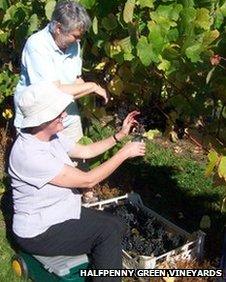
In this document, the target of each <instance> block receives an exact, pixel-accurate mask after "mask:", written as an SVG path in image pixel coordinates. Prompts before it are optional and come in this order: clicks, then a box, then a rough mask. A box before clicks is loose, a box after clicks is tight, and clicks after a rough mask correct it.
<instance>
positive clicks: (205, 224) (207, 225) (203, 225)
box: [200, 215, 211, 229]
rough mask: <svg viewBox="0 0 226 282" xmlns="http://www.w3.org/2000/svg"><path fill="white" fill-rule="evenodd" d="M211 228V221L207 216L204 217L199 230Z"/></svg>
mask: <svg viewBox="0 0 226 282" xmlns="http://www.w3.org/2000/svg"><path fill="white" fill-rule="evenodd" d="M210 227H211V220H210V217H209V216H208V215H204V216H203V217H202V219H201V221H200V228H201V229H209V228H210Z"/></svg>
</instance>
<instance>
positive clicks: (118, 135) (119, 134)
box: [113, 131, 126, 143]
mask: <svg viewBox="0 0 226 282" xmlns="http://www.w3.org/2000/svg"><path fill="white" fill-rule="evenodd" d="M125 136H126V135H125V134H124V133H123V132H121V131H119V132H117V133H115V134H114V135H113V138H114V140H115V141H116V143H120V141H121V140H122V139H123V138H124V137H125Z"/></svg>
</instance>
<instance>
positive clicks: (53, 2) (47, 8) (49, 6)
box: [45, 0, 56, 20]
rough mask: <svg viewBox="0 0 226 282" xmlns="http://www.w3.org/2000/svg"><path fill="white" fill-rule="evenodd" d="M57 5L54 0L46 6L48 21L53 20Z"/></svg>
mask: <svg viewBox="0 0 226 282" xmlns="http://www.w3.org/2000/svg"><path fill="white" fill-rule="evenodd" d="M55 5H56V1H54V0H51V1H49V2H47V3H46V5H45V14H46V17H47V19H48V20H50V19H51V16H52V13H53V10H54V7H55Z"/></svg>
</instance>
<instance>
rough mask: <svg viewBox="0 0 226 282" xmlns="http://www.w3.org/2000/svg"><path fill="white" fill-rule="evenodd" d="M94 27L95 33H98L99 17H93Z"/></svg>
mask: <svg viewBox="0 0 226 282" xmlns="http://www.w3.org/2000/svg"><path fill="white" fill-rule="evenodd" d="M92 28H93V33H94V34H97V33H98V19H97V17H94V19H93V23H92Z"/></svg>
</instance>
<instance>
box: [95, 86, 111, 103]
mask: <svg viewBox="0 0 226 282" xmlns="http://www.w3.org/2000/svg"><path fill="white" fill-rule="evenodd" d="M94 92H95V93H96V94H97V95H99V96H101V97H102V98H103V99H104V103H105V104H107V102H108V100H109V97H108V94H107V92H106V90H105V89H104V88H103V87H101V86H100V85H98V84H96V83H95V86H94Z"/></svg>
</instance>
